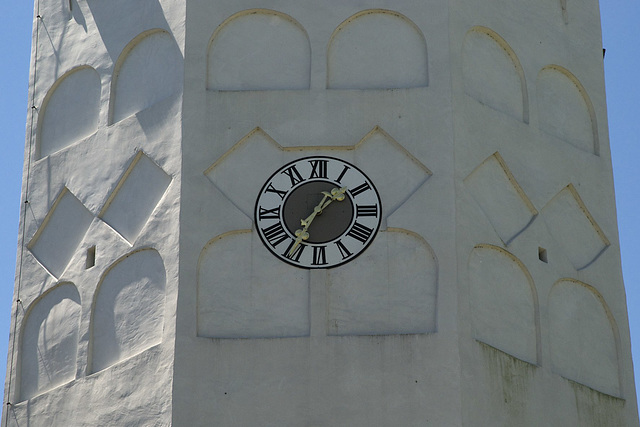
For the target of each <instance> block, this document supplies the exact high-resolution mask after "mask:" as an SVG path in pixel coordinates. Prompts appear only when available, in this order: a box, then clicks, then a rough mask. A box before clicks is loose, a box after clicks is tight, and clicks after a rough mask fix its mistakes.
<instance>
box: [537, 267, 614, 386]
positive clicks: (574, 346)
mask: <svg viewBox="0 0 640 427" xmlns="http://www.w3.org/2000/svg"><path fill="white" fill-rule="evenodd" d="M548 304H549V307H548V312H549V346H550V350H551V364H552V369H553V371H554V372H556V373H557V374H560V375H562V376H563V377H565V378H568V379H570V380H573V381H576V382H579V383H581V384H584V385H586V386H589V387H591V388H593V389H596V390H598V391H601V392H603V393H607V394H609V395H612V396H620V376H619V375H620V374H619V360H618V353H619V351H618V347H619V340H620V339H619V334H618V328H617V326H616V323H615V321H614V319H613V316H612V314H611V311H610V310H609V307H607V304H606V303H605V301H604V298H603V297H602V295H601V294H600V293H599V292H598V291H597V290H596V289H595V288H594V287H592V286H590V285H587V284H586V283H583V282H580V281H578V280H574V279H562V280H559V281H558V282H556V283H555V284H554V286H553V288H552V289H551V292H550V293H549V301H548Z"/></svg>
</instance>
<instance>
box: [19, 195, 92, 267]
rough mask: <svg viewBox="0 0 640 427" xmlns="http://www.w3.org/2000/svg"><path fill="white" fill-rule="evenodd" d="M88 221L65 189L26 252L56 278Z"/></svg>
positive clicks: (88, 216) (67, 260) (88, 213)
mask: <svg viewBox="0 0 640 427" xmlns="http://www.w3.org/2000/svg"><path fill="white" fill-rule="evenodd" d="M91 221H93V215H92V214H91V212H89V210H88V209H87V208H86V207H85V206H84V205H83V204H82V202H80V200H78V199H77V198H76V197H75V196H74V195H73V194H71V192H70V191H69V190H67V189H66V188H65V189H64V190H62V193H60V195H59V196H58V198H57V199H56V201H55V202H54V203H53V206H52V208H51V210H50V211H49V213H48V214H47V216H46V217H45V219H44V221H43V222H42V224H41V225H40V227H39V228H38V231H37V232H36V234H35V236H33V239H31V242H29V245H28V246H29V249H30V250H31V252H33V254H34V255H35V257H36V258H37V259H38V261H40V263H41V264H42V265H43V266H44V267H45V268H46V269H47V270H49V272H50V273H51V274H53V275H54V276H56V277H60V275H61V274H62V273H63V272H64V270H65V269H66V267H67V264H68V263H69V261H70V260H71V257H72V256H73V254H74V252H75V251H76V248H77V247H78V245H79V244H80V242H81V241H82V238H83V237H84V235H85V233H86V232H87V229H88V228H89V225H90V224H91Z"/></svg>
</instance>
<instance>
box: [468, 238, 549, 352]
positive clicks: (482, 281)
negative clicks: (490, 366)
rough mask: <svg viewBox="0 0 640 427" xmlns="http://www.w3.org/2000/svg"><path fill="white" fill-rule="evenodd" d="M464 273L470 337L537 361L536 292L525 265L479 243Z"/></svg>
mask: <svg viewBox="0 0 640 427" xmlns="http://www.w3.org/2000/svg"><path fill="white" fill-rule="evenodd" d="M468 272H469V304H470V309H471V318H472V324H473V331H472V333H473V336H474V338H475V339H477V340H479V341H482V342H484V343H486V344H489V345H490V346H492V347H495V348H497V349H499V350H501V351H504V352H505V353H508V354H511V355H512V356H515V357H517V358H519V359H521V360H524V361H526V362H529V363H532V364H538V363H539V360H540V326H539V325H540V320H539V302H538V293H537V290H536V287H535V284H534V282H533V278H532V276H531V274H530V273H529V271H528V270H527V268H526V267H525V265H524V264H523V263H522V262H521V261H520V260H519V259H518V258H517V257H515V256H514V255H513V254H511V253H510V252H507V251H506V250H504V249H502V248H500V247H498V246H494V245H489V244H481V245H477V246H476V247H474V248H473V250H472V251H471V253H470V255H469V264H468Z"/></svg>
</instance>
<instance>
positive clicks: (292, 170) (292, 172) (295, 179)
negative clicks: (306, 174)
mask: <svg viewBox="0 0 640 427" xmlns="http://www.w3.org/2000/svg"><path fill="white" fill-rule="evenodd" d="M282 173H283V174H285V175H287V176H288V177H289V179H290V180H291V186H292V187H293V186H294V185H296V184H297V183H299V182H302V181H304V179H303V178H302V175H300V172H298V169H296V165H293V166H291V167H288V168H286V169H285V170H283V171H282Z"/></svg>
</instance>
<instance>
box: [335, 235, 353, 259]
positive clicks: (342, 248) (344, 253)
mask: <svg viewBox="0 0 640 427" xmlns="http://www.w3.org/2000/svg"><path fill="white" fill-rule="evenodd" d="M336 246H337V247H338V250H339V251H340V255H342V259H347V258H349V257H350V256H351V255H353V254H352V253H351V252H349V249H347V247H346V246H345V245H344V244H343V243H342V242H341V241H340V240H338V241H337V242H336Z"/></svg>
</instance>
